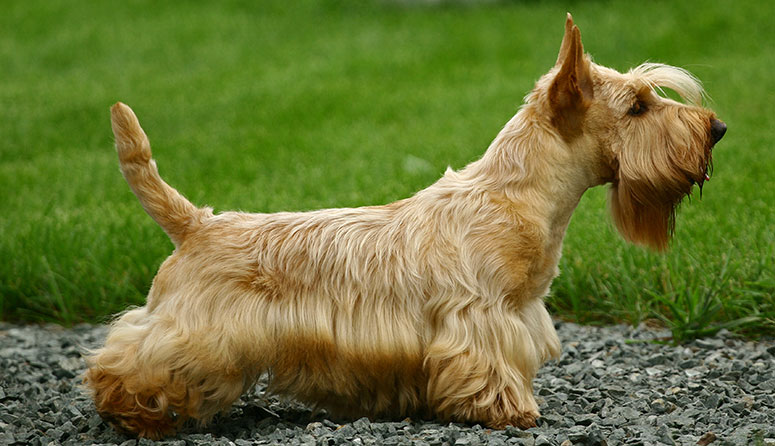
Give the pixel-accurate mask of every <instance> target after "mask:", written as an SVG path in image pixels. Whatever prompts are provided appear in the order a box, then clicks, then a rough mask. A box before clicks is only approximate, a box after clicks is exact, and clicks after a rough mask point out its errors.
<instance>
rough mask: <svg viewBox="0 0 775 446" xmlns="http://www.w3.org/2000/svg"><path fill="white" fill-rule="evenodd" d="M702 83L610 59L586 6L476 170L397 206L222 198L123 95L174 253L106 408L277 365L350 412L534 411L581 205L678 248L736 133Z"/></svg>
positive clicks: (189, 397)
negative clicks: (218, 207)
mask: <svg viewBox="0 0 775 446" xmlns="http://www.w3.org/2000/svg"><path fill="white" fill-rule="evenodd" d="M659 87H668V88H671V89H673V90H675V91H676V92H678V93H679V94H680V95H681V96H682V97H683V98H684V99H685V100H686V101H687V102H688V104H684V103H679V102H676V101H673V100H670V99H667V98H664V97H661V96H659V95H658V94H657V92H656V90H658V89H659ZM702 95H703V92H702V88H701V86H700V84H699V83H698V81H697V80H696V79H695V78H694V77H692V76H691V75H690V74H688V73H687V72H686V71H684V70H682V69H679V68H675V67H670V66H666V65H659V64H646V65H641V66H639V67H637V68H635V69H633V70H631V71H629V72H627V73H624V74H621V73H619V72H617V71H614V70H612V69H609V68H605V67H603V66H600V65H597V64H595V63H592V62H591V61H590V59H589V58H588V57H587V56H586V55H585V54H584V52H583V49H582V44H581V36H580V33H579V30H578V28H577V27H576V26H575V25H574V24H573V21H572V19H571V17H570V15H568V18H567V21H566V26H565V37H564V39H563V42H562V45H561V49H560V53H559V57H558V59H557V63H556V65H555V67H554V68H552V69H551V70H550V71H549V73H547V74H546V75H544V76H543V77H542V78H541V79H540V80H539V81H538V82H537V84H536V87H535V89H534V90H533V91H532V92H531V93H530V94H529V95H528V97H527V98H526V102H525V104H524V105H523V106H522V107H521V109H520V110H519V112H518V113H517V114H516V116H514V117H513V118H512V119H511V120H510V121H509V122H508V123H507V124H506V126H505V127H504V128H503V130H502V131H501V132H500V133H499V134H498V136H497V137H496V138H495V140H494V141H493V142H492V144H491V145H490V147H489V148H488V149H487V151H486V152H485V154H484V156H483V157H482V158H481V159H480V160H478V161H476V162H473V163H471V164H470V165H468V166H466V167H465V168H464V169H462V170H461V171H457V172H455V171H452V170H448V171H447V172H446V173H445V174H444V176H443V177H442V178H441V179H440V180H438V181H437V182H436V183H435V184H433V185H431V186H430V187H428V188H427V189H425V190H422V191H420V192H418V193H417V194H416V195H415V196H413V197H411V198H408V199H405V200H401V201H398V202H395V203H391V204H388V205H385V206H374V207H363V208H357V209H329V210H321V211H315V212H304V213H279V214H248V213H241V212H225V213H222V214H218V215H215V214H213V212H212V211H211V210H210V209H208V208H200V207H197V206H195V205H193V204H191V203H190V202H189V201H188V200H186V199H185V198H184V197H183V196H181V195H180V194H179V193H178V192H177V191H176V190H175V189H173V188H172V187H170V186H169V185H167V184H166V183H165V182H164V181H163V180H162V179H161V177H160V176H159V174H158V172H157V169H156V165H155V163H154V161H153V160H152V159H151V150H150V145H149V143H148V139H147V137H146V135H145V133H144V132H143V130H142V129H141V127H140V125H139V123H138V121H137V118H136V117H135V115H134V113H133V112H132V110H131V109H130V108H129V107H127V106H126V105H123V104H121V103H118V104H116V105H115V106H113V108H112V110H111V113H112V124H113V131H114V133H115V138H116V147H117V150H118V156H119V159H120V163H121V170H122V172H123V174H124V177H125V178H126V180H127V182H128V183H129V185H130V187H131V188H132V190H133V191H134V193H135V195H137V197H138V199H139V200H140V202H141V203H142V205H143V207H144V208H145V210H146V211H147V212H148V214H149V215H150V216H151V217H152V218H153V219H154V220H156V222H157V223H158V224H159V225H160V226H161V227H162V228H163V229H164V231H166V233H167V234H168V235H169V237H170V238H171V239H172V241H173V243H174V244H175V251H174V252H173V254H172V255H171V256H170V257H169V258H168V259H167V260H166V261H165V262H164V263H163V264H162V265H161V267H160V268H159V272H158V274H157V276H156V278H155V279H154V282H153V286H152V287H151V290H150V292H149V294H148V300H147V304H146V305H145V306H143V307H140V308H136V309H132V310H129V311H127V312H125V313H123V314H122V315H121V316H120V317H118V318H117V319H116V320H115V321H114V322H113V323H112V326H111V328H110V332H109V335H108V337H107V340H106V343H105V346H104V347H102V348H101V349H99V350H97V351H95V352H93V353H92V355H91V356H89V357H88V362H89V364H90V368H89V370H88V371H87V374H86V376H85V381H86V383H87V385H88V387H89V388H90V389H91V391H92V393H93V397H94V401H95V403H96V407H97V410H98V411H99V413H100V414H102V415H103V416H104V417H105V418H106V419H108V420H110V421H111V422H112V423H113V424H114V425H115V426H117V427H118V428H120V429H123V430H127V431H130V432H132V433H135V434H137V435H140V436H144V437H151V438H158V437H161V436H163V435H166V434H169V433H172V432H174V430H175V429H176V428H177V426H178V425H179V424H180V423H181V422H182V421H184V420H186V419H195V420H199V421H201V422H207V421H208V420H210V419H211V418H212V417H213V416H214V415H215V414H216V413H218V412H219V411H223V410H226V409H228V408H229V407H230V405H231V403H232V402H233V401H234V400H236V399H237V398H238V397H239V396H240V395H241V394H242V393H243V392H245V391H246V389H249V388H250V387H251V386H252V385H253V384H254V382H255V381H256V379H257V378H258V377H259V376H260V375H261V374H264V373H268V374H269V376H270V387H269V390H270V391H272V392H275V393H277V394H282V395H288V396H292V397H295V398H297V399H298V400H300V401H303V402H306V403H309V404H311V405H313V406H316V407H322V408H325V409H327V410H329V411H331V412H332V413H333V414H338V415H342V416H347V417H359V416H364V415H368V416H372V417H388V418H392V417H399V416H406V415H414V416H418V417H434V418H437V419H441V420H455V421H464V422H479V423H483V424H485V425H487V426H489V427H492V428H503V427H504V426H507V425H514V426H518V427H521V428H527V427H530V426H533V425H534V424H535V420H536V417H538V416H539V412H538V406H537V404H536V401H535V399H534V398H533V391H532V379H533V377H534V376H535V374H536V371H537V370H538V368H539V367H540V365H541V364H542V363H543V362H544V361H546V360H547V359H549V358H552V357H556V356H557V355H559V353H560V342H559V340H558V338H557V335H556V333H555V330H554V326H553V324H552V320H551V318H550V316H549V314H548V313H547V311H546V309H545V306H544V301H543V299H544V296H546V294H547V293H548V292H549V286H550V284H551V282H552V279H553V278H554V277H555V276H556V275H557V274H558V268H557V264H558V261H559V259H560V254H561V247H562V240H563V237H564V235H565V230H566V228H567V226H568V223H569V220H570V217H571V213H572V212H573V210H574V209H575V207H576V205H577V204H578V202H579V199H580V198H581V196H582V194H583V193H584V191H586V190H587V189H589V188H591V187H593V186H597V185H601V184H605V183H609V184H611V189H610V207H611V212H612V215H613V220H614V222H615V224H616V227H617V228H618V229H619V231H620V232H621V234H622V235H623V237H624V238H625V239H627V240H629V241H632V242H635V243H639V244H643V245H647V246H650V247H652V248H655V249H658V250H662V249H665V248H666V246H667V243H668V240H669V238H670V236H671V233H672V228H673V221H674V213H675V207H676V205H677V203H678V202H679V201H680V200H681V199H682V198H683V197H684V196H685V195H686V194H688V193H689V192H690V191H691V189H692V186H693V185H694V184H699V185H702V183H703V182H704V181H705V180H706V178H707V171H708V166H709V163H710V159H711V147H712V146H713V145H714V144H715V143H716V142H717V141H718V140H719V139H721V137H722V136H723V134H724V132H725V130H726V126H725V124H724V123H723V122H721V121H719V120H718V119H716V117H715V115H714V114H713V113H712V112H711V111H709V110H707V109H704V108H702V107H701V106H700V103H701V100H702Z"/></svg>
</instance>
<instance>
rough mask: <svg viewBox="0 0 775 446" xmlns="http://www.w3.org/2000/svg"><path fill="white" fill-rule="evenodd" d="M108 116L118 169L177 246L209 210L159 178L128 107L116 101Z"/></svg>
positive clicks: (147, 210)
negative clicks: (199, 206)
mask: <svg viewBox="0 0 775 446" xmlns="http://www.w3.org/2000/svg"><path fill="white" fill-rule="evenodd" d="M110 120H111V124H112V126H113V135H114V136H115V138H116V151H118V159H119V163H120V165H121V173H123V174H124V178H125V179H126V181H127V183H129V187H131V188H132V191H133V192H134V193H135V195H136V196H137V198H138V199H139V200H140V203H141V204H142V205H143V208H145V212H147V213H148V215H150V216H151V218H153V219H154V220H156V223H158V224H159V226H161V228H162V229H164V232H166V233H167V235H168V236H169V237H170V239H171V240H172V243H174V244H175V246H180V244H181V243H183V240H185V238H186V236H187V235H188V234H190V233H191V232H193V231H194V230H195V229H196V228H197V227H198V226H199V225H201V223H202V221H203V220H204V219H205V218H207V217H208V216H210V215H212V214H211V212H210V211H209V209H207V208H204V209H200V208H197V207H196V206H194V205H193V204H191V202H190V201H188V200H187V199H186V198H185V197H184V196H182V195H180V193H178V191H176V190H175V189H173V188H172V187H171V186H170V185H169V184H167V183H165V182H164V180H162V179H161V177H160V176H159V171H158V170H157V169H156V162H154V160H153V159H151V144H150V143H149V142H148V137H147V136H146V135H145V132H144V131H143V129H142V128H141V127H140V122H138V120H137V116H135V114H134V112H133V111H132V109H131V108H129V107H128V106H126V105H124V104H122V103H121V102H118V103H116V104H115V105H114V106H113V107H111V109H110Z"/></svg>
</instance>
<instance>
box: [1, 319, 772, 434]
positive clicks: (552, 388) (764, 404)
mask: <svg viewBox="0 0 775 446" xmlns="http://www.w3.org/2000/svg"><path fill="white" fill-rule="evenodd" d="M557 328H558V332H559V334H560V338H561V339H562V341H563V354H562V357H561V358H560V359H559V360H557V361H552V362H550V363H548V364H546V365H545V366H544V367H543V368H542V369H541V371H540V373H539V375H538V377H537V378H536V380H535V392H536V395H537V399H538V402H539V406H540V407H541V411H542V415H543V417H542V418H541V419H540V420H539V421H538V427H536V428H533V429H529V430H525V431H523V430H520V429H516V428H513V427H509V428H507V429H505V430H491V429H487V428H484V427H482V426H479V425H473V426H471V425H464V424H457V423H444V424H442V423H438V422H432V421H430V422H428V421H420V420H409V419H406V420H403V421H379V422H372V421H370V420H368V419H366V418H361V419H359V420H353V421H350V422H344V421H341V420H340V421H333V420H331V419H329V418H327V417H326V415H325V413H323V414H319V413H313V412H312V411H311V410H310V409H308V408H306V407H304V406H303V405H301V404H298V403H295V402H289V401H281V400H279V399H277V398H275V397H272V396H267V395H265V394H264V392H263V389H264V388H265V384H266V383H265V382H260V383H259V384H258V385H257V386H256V389H255V391H254V392H252V393H251V394H249V395H246V396H244V397H243V398H241V399H240V400H239V401H238V402H237V403H236V404H235V405H234V407H233V408H232V409H231V411H230V412H229V413H228V414H227V415H223V416H221V417H220V418H218V419H216V421H215V422H214V423H213V424H212V425H211V426H210V427H208V428H205V429H197V428H195V427H193V426H189V427H185V428H184V429H183V430H182V431H181V432H180V433H179V434H178V435H176V436H175V437H173V438H169V439H166V440H165V441H161V442H156V443H154V442H152V441H149V440H146V439H141V440H136V439H133V438H129V437H126V436H124V435H121V434H118V433H116V432H115V431H113V430H112V429H111V428H110V427H109V426H108V425H107V424H105V423H104V422H103V421H102V419H101V418H100V417H99V416H98V415H97V414H96V413H95V411H94V406H93V404H92V403H91V401H90V400H89V399H88V398H87V397H86V396H85V395H84V394H83V392H82V391H81V390H80V389H79V385H80V374H81V373H82V372H83V369H84V363H83V360H82V359H81V352H82V351H83V349H84V348H92V347H96V346H98V345H99V344H100V343H101V341H102V340H103V339H104V337H105V333H106V331H105V328H104V327H98V326H90V325H80V326H76V327H74V328H72V329H63V328H61V327H58V326H54V325H48V326H43V327H41V326H17V325H11V324H7V323H2V322H0V446H4V445H33V446H35V445H76V444H106V445H121V446H145V445H152V444H165V445H175V446H191V445H199V444H203V445H204V444H206V445H236V446H248V445H259V444H293V445H309V446H316V445H344V444H348V445H426V446H441V445H449V446H453V445H460V446H465V445H479V444H490V445H524V446H549V445H562V446H572V445H619V444H623V445H643V446H646V445H697V444H700V445H713V446H717V445H718V446H720V445H775V340H763V341H759V342H750V341H745V340H740V339H737V338H735V337H733V336H732V335H730V334H729V333H727V332H724V331H722V332H721V333H719V334H718V335H717V336H716V337H713V338H709V339H702V340H697V341H693V342H691V343H689V344H686V345H682V346H672V345H665V344H661V343H657V342H654V341H655V340H658V339H662V338H663V337H665V336H667V335H668V333H665V332H660V331H653V330H649V329H646V328H631V327H625V326H614V327H605V328H595V327H584V326H579V325H575V324H570V323H561V322H558V323H557Z"/></svg>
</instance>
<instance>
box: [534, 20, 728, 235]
mask: <svg viewBox="0 0 775 446" xmlns="http://www.w3.org/2000/svg"><path fill="white" fill-rule="evenodd" d="M540 83H541V81H539V85H540ZM543 83H544V89H545V91H544V94H543V95H542V97H543V100H544V105H545V107H547V108H548V110H549V114H550V116H551V125H552V126H553V127H554V129H555V130H556V132H557V133H558V134H559V136H560V137H561V138H562V139H563V140H564V141H565V142H566V143H567V146H568V147H569V148H570V149H571V150H576V151H577V152H578V153H576V154H575V156H578V157H580V159H581V158H583V159H584V162H585V163H588V161H589V160H593V162H591V163H588V164H592V165H594V166H596V170H595V176H596V177H597V180H598V181H599V182H600V183H610V184H611V189H610V194H609V203H610V208H611V213H612V216H613V220H614V222H615V224H616V227H617V228H618V230H619V232H620V233H621V234H622V236H623V237H624V238H625V239H626V240H628V241H630V242H633V243H637V244H641V245H645V246H648V247H651V248H653V249H657V250H664V249H665V248H666V247H667V244H668V241H669V239H670V237H671V235H672V232H673V228H674V218H675V210H676V206H677V205H678V204H679V203H680V201H681V200H682V199H683V198H684V197H685V196H686V195H688V194H690V193H691V191H692V188H693V186H694V185H695V184H697V185H699V187H700V190H701V189H702V185H703V183H704V182H705V181H706V180H708V179H709V178H710V176H709V175H710V170H711V149H712V148H713V146H714V144H716V143H717V142H718V141H719V140H720V139H721V137H722V136H724V133H725V132H726V124H724V123H723V122H722V121H720V120H718V119H717V118H716V115H715V114H714V113H713V112H712V111H710V110H708V109H705V108H703V107H702V106H701V104H702V99H703V97H704V92H703V88H702V85H701V84H700V82H699V81H698V80H697V79H696V78H695V77H694V76H692V75H691V74H690V73H689V72H687V71H686V70H683V69H681V68H676V67H672V66H669V65H663V64H653V63H652V64H643V65H640V66H638V67H636V68H634V69H632V70H630V71H628V72H626V73H619V72H617V71H616V70H613V69H610V68H606V67H603V66H601V65H597V64H595V63H593V62H592V61H591V60H590V58H589V57H588V56H587V55H585V54H584V49H583V46H582V43H581V33H580V32H579V29H578V27H577V26H576V25H574V24H573V20H572V18H571V16H570V14H568V18H567V20H566V23H565V36H564V38H563V41H562V45H561V47H560V53H559V56H558V58H557V64H556V66H555V68H554V69H553V70H552V71H550V72H549V74H547V76H545V79H543ZM663 88H669V89H671V90H673V91H675V92H676V93H678V95H680V96H681V98H682V99H683V100H684V101H685V103H683V102H677V101H675V100H672V99H669V98H668V97H665V95H664V94H660V93H663V90H662V89H663Z"/></svg>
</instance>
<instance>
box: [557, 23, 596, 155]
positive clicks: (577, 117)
mask: <svg viewBox="0 0 775 446" xmlns="http://www.w3.org/2000/svg"><path fill="white" fill-rule="evenodd" d="M556 66H559V67H560V68H559V70H558V72H557V75H556V77H555V78H554V80H553V81H552V84H551V85H550V86H549V105H550V107H551V110H552V123H553V124H554V125H555V127H556V128H557V130H558V131H559V132H560V134H561V135H562V136H563V138H565V139H566V140H570V139H573V138H575V137H576V136H578V135H579V134H580V133H581V130H582V128H581V124H582V122H583V118H584V113H585V112H586V111H587V109H588V108H589V103H590V102H591V101H592V99H593V97H594V88H593V86H592V72H591V71H590V66H589V61H588V60H587V58H585V57H584V47H583V45H582V44H581V32H580V31H579V28H578V26H576V25H574V24H573V18H572V17H571V15H570V14H568V18H567V20H566V21H565V36H564V37H563V39H562V45H560V54H559V55H558V56H557V65H556Z"/></svg>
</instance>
